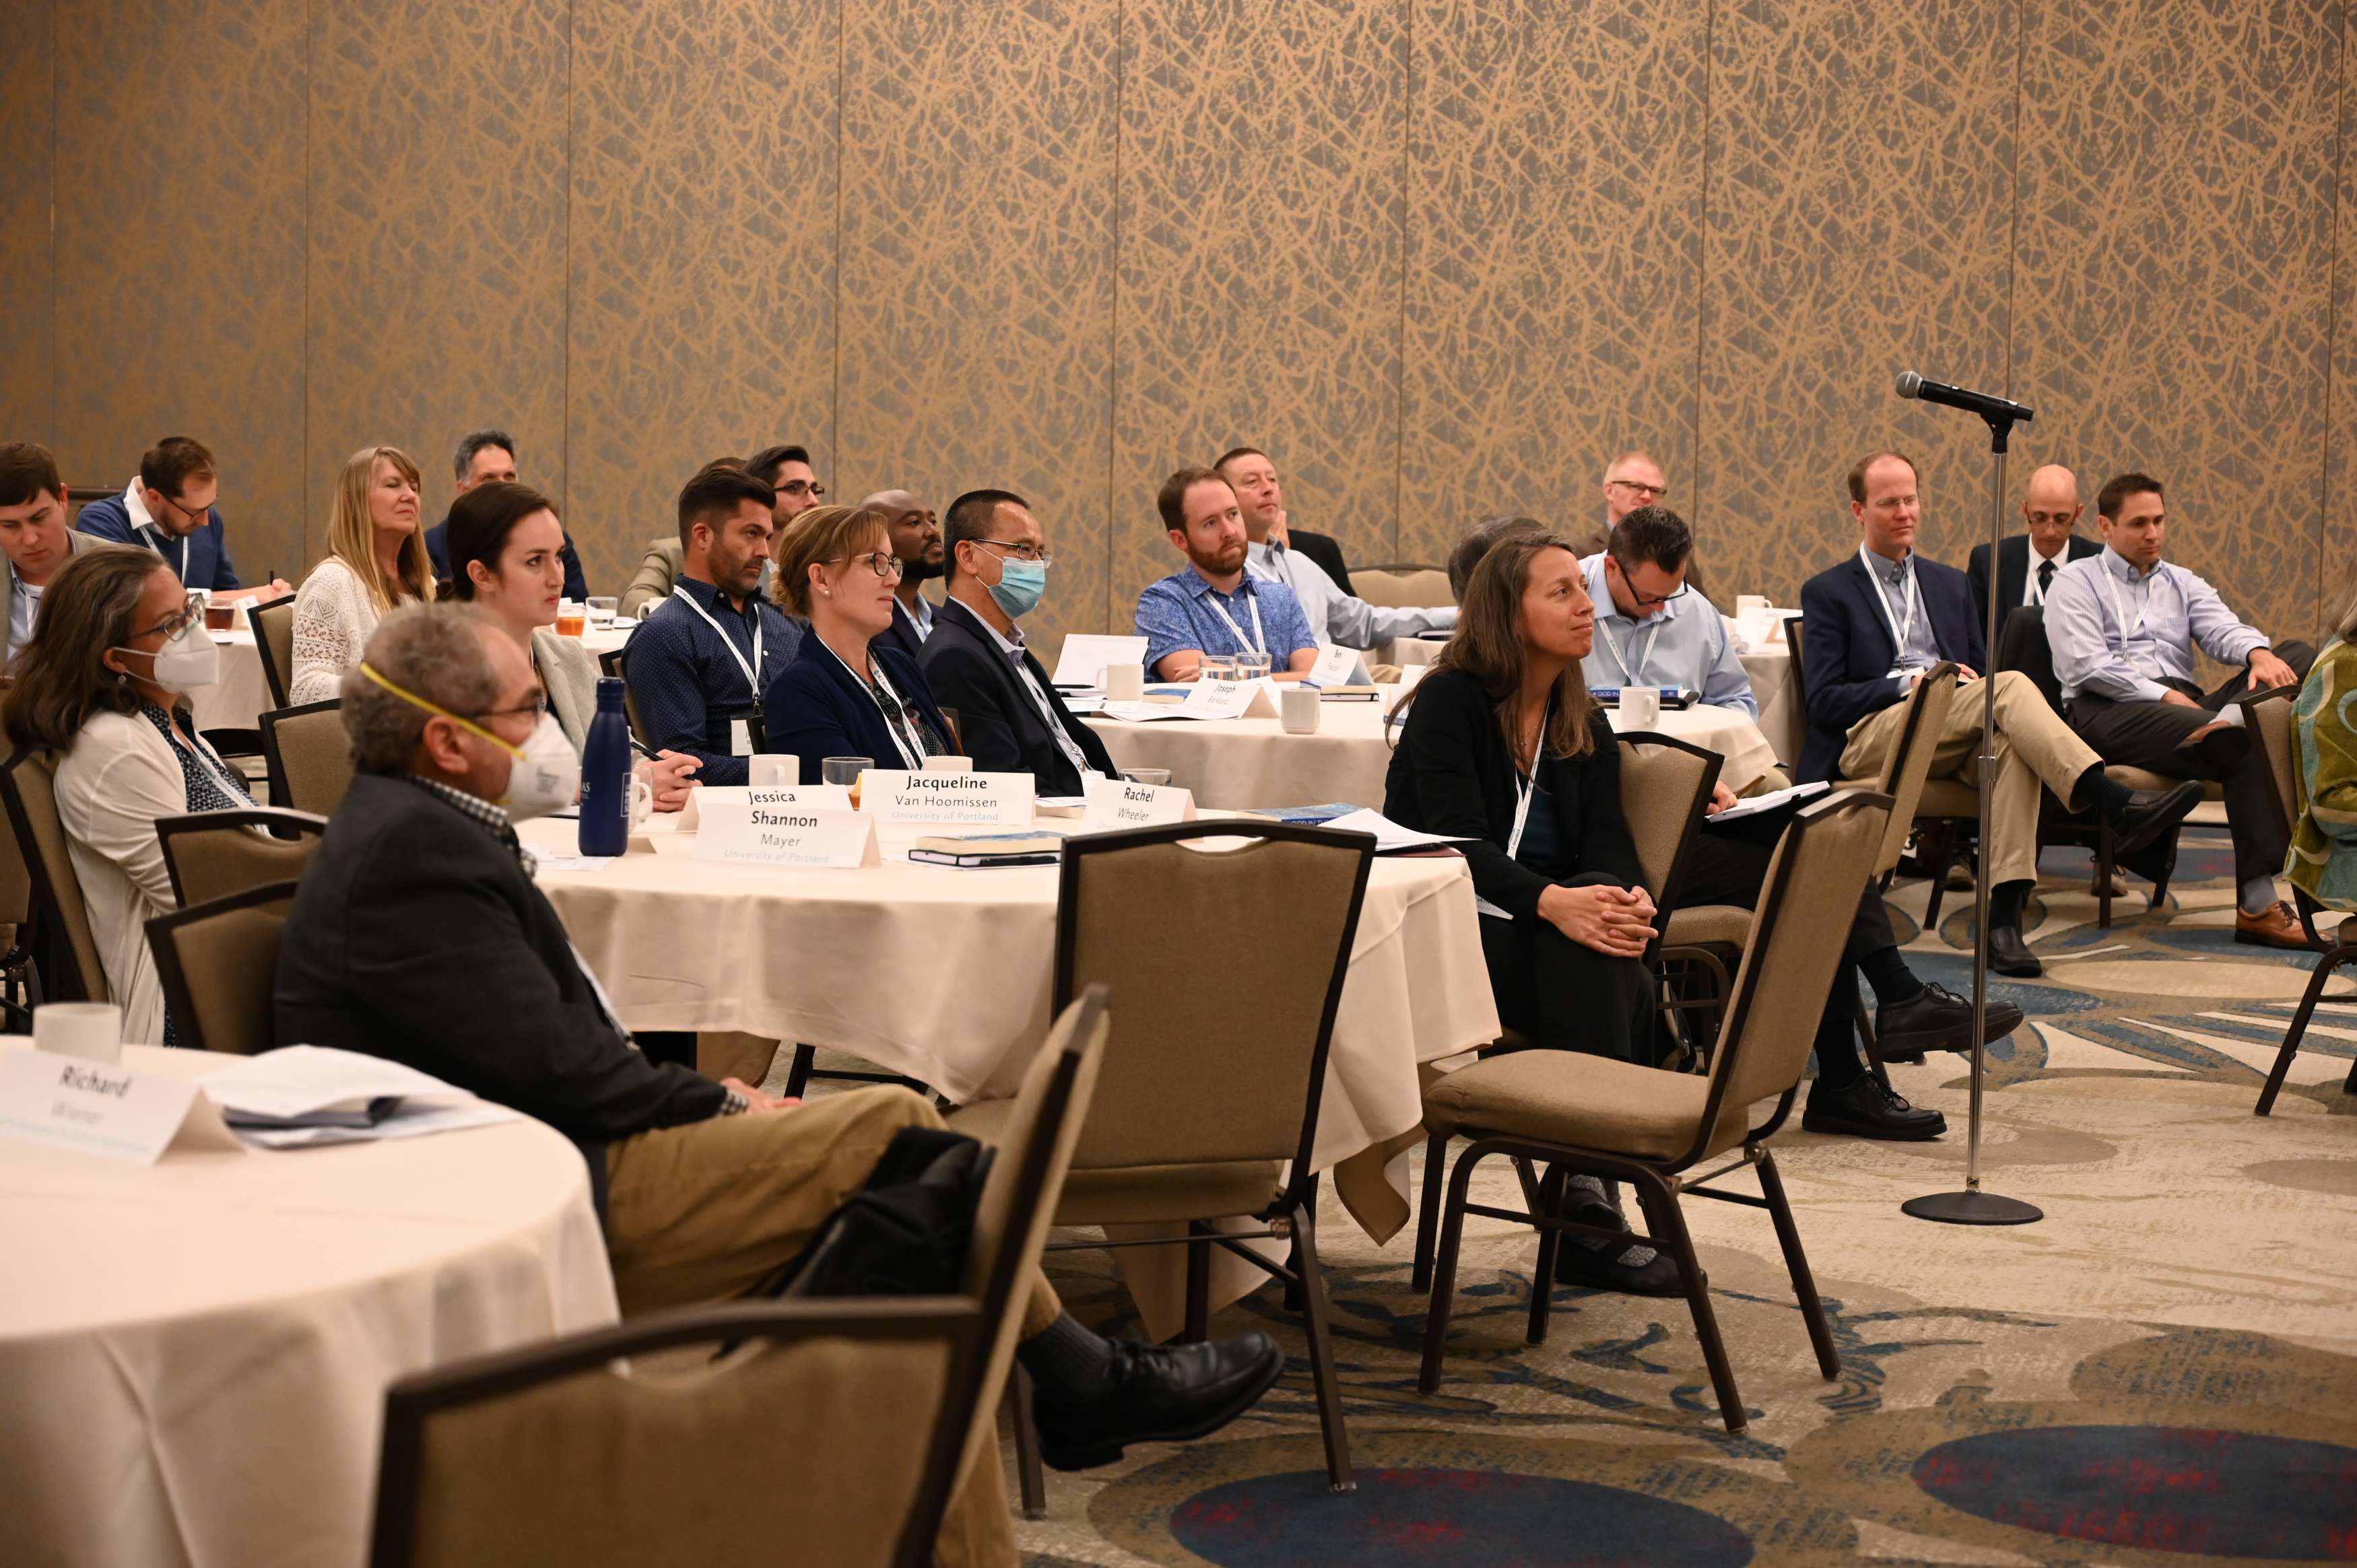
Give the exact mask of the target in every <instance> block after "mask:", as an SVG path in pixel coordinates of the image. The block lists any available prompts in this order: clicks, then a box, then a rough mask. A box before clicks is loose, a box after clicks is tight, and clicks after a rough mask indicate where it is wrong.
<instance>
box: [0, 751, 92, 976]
mask: <svg viewBox="0 0 2357 1568" xmlns="http://www.w3.org/2000/svg"><path fill="white" fill-rule="evenodd" d="M0 798H5V800H6V802H7V807H8V821H9V822H10V823H11V824H13V825H14V826H15V828H16V848H17V852H18V853H19V854H22V855H23V856H24V861H25V866H26V870H27V875H29V876H30V878H31V880H32V884H33V919H34V924H35V926H36V928H37V931H36V936H35V942H36V945H35V947H34V961H35V962H36V963H38V965H39V966H40V970H41V989H42V994H43V995H44V996H45V997H46V998H47V999H48V1000H49V1001H51V1002H111V1001H113V999H114V998H113V994H112V993H110V992H109V991H108V989H107V984H106V969H105V966H104V964H103V963H102V961H100V959H99V956H98V940H97V939H96V938H95V937H93V936H92V935H91V929H90V910H89V908H88V907H87V906H86V905H84V904H83V903H82V897H81V877H80V876H78V875H75V873H74V867H73V854H72V852H71V851H70V849H69V848H68V847H67V841H66V827H65V823H64V822H61V821H59V818H58V785H57V771H56V764H55V761H54V759H53V758H52V757H50V755H49V754H48V752H46V751H34V750H31V749H29V748H27V749H25V750H20V751H18V752H17V753H16V755H15V756H14V757H10V758H9V759H8V761H7V763H6V765H5V767H0Z"/></svg>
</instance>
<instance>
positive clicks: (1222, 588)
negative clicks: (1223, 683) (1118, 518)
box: [1137, 468, 1318, 681]
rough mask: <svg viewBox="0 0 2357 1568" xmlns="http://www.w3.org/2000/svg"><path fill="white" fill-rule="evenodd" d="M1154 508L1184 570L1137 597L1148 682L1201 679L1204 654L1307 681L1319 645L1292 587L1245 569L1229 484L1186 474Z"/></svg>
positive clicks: (1238, 512)
mask: <svg viewBox="0 0 2357 1568" xmlns="http://www.w3.org/2000/svg"><path fill="white" fill-rule="evenodd" d="M1154 504H1155V507H1156V509H1157V510H1159V511H1160V512H1161V513H1162V526H1163V527H1164V528H1166V529H1168V531H1169V533H1170V542H1171V544H1172V546H1173V547H1174V548H1176V549H1177V550H1178V551H1179V553H1181V554H1183V555H1185V556H1186V557H1187V565H1186V567H1185V568H1184V569H1183V570H1181V571H1178V572H1173V573H1172V574H1171V575H1169V576H1168V577H1165V578H1163V579H1162V580H1161V581H1160V582H1158V583H1154V584H1151V585H1148V586H1147V588H1146V592H1144V593H1143V594H1140V595H1139V596H1137V633H1138V635H1139V636H1140V637H1143V638H1145V639H1146V674H1147V677H1148V678H1149V679H1152V680H1157V681H1193V680H1197V679H1199V678H1200V676H1201V675H1202V673H1203V656H1204V655H1205V654H1207V653H1265V654H1267V655H1268V656H1269V670H1270V672H1271V673H1272V674H1274V675H1275V677H1276V679H1278V680H1280V681H1298V680H1299V679H1301V677H1302V676H1304V675H1306V674H1308V672H1309V669H1310V666H1312V665H1314V664H1316V663H1317V662H1318V639H1317V638H1316V637H1315V636H1313V635H1312V634H1311V632H1310V630H1309V621H1308V618H1307V617H1306V616H1304V615H1303V614H1302V613H1301V601H1300V600H1298V599H1297V598H1295V597H1294V596H1293V590H1292V589H1291V588H1288V587H1286V585H1284V584H1282V583H1272V582H1268V581H1265V579H1261V578H1256V577H1254V576H1253V575H1251V574H1250V573H1248V572H1246V571H1245V570H1244V559H1245V555H1246V553H1247V551H1248V550H1249V548H1250V545H1249V543H1248V542H1247V540H1246V538H1245V534H1244V516H1243V508H1241V507H1240V506H1238V505H1237V504H1236V492H1235V491H1234V490H1232V489H1229V487H1228V481H1227V480H1225V479H1223V478H1220V476H1219V475H1218V474H1217V473H1215V472H1213V471H1212V470H1211V469H1209V468H1181V469H1179V471H1178V472H1177V473H1175V474H1173V475H1171V476H1170V477H1169V478H1167V479H1165V480H1163V481H1162V489H1161V490H1160V491H1159V492H1158V493H1157V495H1156V496H1155V498H1154Z"/></svg>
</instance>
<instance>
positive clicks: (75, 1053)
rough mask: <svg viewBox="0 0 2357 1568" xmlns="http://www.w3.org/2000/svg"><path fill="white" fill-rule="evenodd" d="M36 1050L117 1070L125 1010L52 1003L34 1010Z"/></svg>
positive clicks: (109, 1005)
mask: <svg viewBox="0 0 2357 1568" xmlns="http://www.w3.org/2000/svg"><path fill="white" fill-rule="evenodd" d="M33 1048H34V1049H35V1050H37V1051H48V1053H49V1054H50V1055H52V1056H60V1057H77V1058H81V1060H83V1061H86V1062H100V1063H102V1064H104V1065H105V1066H107V1067H114V1066H116V1065H118V1064H119V1063H120V1062H121V1061H122V1060H123V1009H122V1008H120V1007H117V1006H116V1005H115V1004H113V1003H112V1002H49V1003H45V1004H42V1005H40V1006H38V1007H36V1008H34V1009H33Z"/></svg>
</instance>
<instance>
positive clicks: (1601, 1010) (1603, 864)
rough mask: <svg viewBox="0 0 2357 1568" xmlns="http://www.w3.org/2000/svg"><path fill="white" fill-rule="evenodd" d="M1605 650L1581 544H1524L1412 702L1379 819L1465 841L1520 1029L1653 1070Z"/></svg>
mask: <svg viewBox="0 0 2357 1568" xmlns="http://www.w3.org/2000/svg"><path fill="white" fill-rule="evenodd" d="M1595 636H1596V607H1595V606H1594V605H1592V604H1591V603H1590V602H1589V601H1588V597H1587V590H1586V589H1585V587H1583V586H1582V585H1581V582H1580V575H1579V561H1578V557H1577V556H1576V555H1574V554H1573V553H1571V550H1570V547H1569V546H1568V545H1566V543H1564V542H1562V541H1561V540H1559V539H1556V538H1555V537H1553V536H1552V535H1538V536H1533V535H1521V536H1516V537H1513V538H1510V539H1508V540H1506V541H1505V542H1501V543H1500V544H1499V545H1498V546H1497V547H1496V548H1495V549H1493V550H1491V552H1490V553H1489V554H1487V555H1486V556H1484V557H1483V558H1482V560H1481V563H1480V565H1478V566H1477V567H1475V568H1474V571H1473V574H1472V575H1471V578H1470V579H1469V582H1468V584H1467V586H1466V593H1465V598H1464V607H1463V613H1462V615H1461V617H1460V618H1459V619H1458V627H1457V635H1456V636H1455V637H1453V638H1451V639H1449V641H1448V646H1447V647H1445V648H1443V649H1442V650H1441V652H1440V657H1439V658H1438V659H1437V660H1434V663H1433V670H1432V673H1431V674H1429V675H1427V676H1426V677H1425V678H1424V681H1423V682H1422V683H1421V684H1419V685H1418V686H1417V687H1416V689H1415V693H1413V694H1412V695H1410V697H1409V698H1408V699H1407V701H1406V702H1405V703H1403V704H1402V706H1403V708H1404V710H1405V714H1406V723H1405V728H1404V729H1403V731H1402V732H1401V734H1400V736H1399V742H1398V750H1397V751H1396V752H1395V753H1394V755H1393V757H1392V763H1391V772H1390V776H1389V778H1388V779H1387V780H1386V784H1385V791H1384V794H1385V800H1384V803H1383V813H1384V815H1386V816H1388V817H1390V818H1391V819H1392V820H1393V821H1394V822H1399V823H1401V824H1403V825H1404V826H1407V827H1412V828H1416V829H1419V830H1421V831H1423V832H1434V833H1450V834H1456V835H1460V836H1462V837H1464V838H1466V839H1467V840H1469V842H1468V843H1465V844H1464V845H1463V846H1462V847H1463V849H1464V851H1465V855H1466V858H1467V859H1468V860H1469V861H1470V862H1471V863H1472V870H1473V891H1474V893H1475V895H1476V896H1477V897H1479V898H1480V903H1481V907H1482V920H1481V952H1482V956H1483V957H1484V958H1485V959H1487V960H1488V961H1489V966H1490V985H1491V990H1492V991H1493V992H1494V993H1496V995H1497V999H1498V1016H1499V1017H1500V1018H1501V1020H1502V1021H1503V1022H1504V1023H1505V1026H1506V1027H1508V1028H1509V1029H1512V1030H1513V1031H1514V1032H1515V1033H1517V1034H1520V1035H1523V1036H1527V1037H1528V1038H1529V1039H1530V1040H1532V1041H1533V1042H1534V1044H1536V1045H1540V1046H1544V1047H1553V1048H1555V1049H1558V1050H1577V1051H1587V1052H1590V1053H1592V1054H1594V1055H1597V1056H1607V1057H1614V1058H1619V1059H1620V1060H1622V1061H1631V1062H1640V1063H1644V1064H1646V1065H1651V1064H1652V1060H1653V985H1652V979H1651V977H1650V976H1649V975H1648V974H1647V972H1646V971H1645V966H1644V964H1643V962H1642V961H1641V955H1642V954H1643V952H1644V950H1645V944H1646V943H1647V942H1648V941H1650V940H1652V935H1653V928H1652V918H1653V901H1652V897H1650V896H1648V895H1647V893H1646V891H1645V888H1644V879H1643V875H1642V873H1641V871H1640V869H1639V867H1638V865H1637V847H1636V845H1635V844H1634V843H1632V842H1631V840H1630V837H1629V824H1628V822H1626V820H1625V819H1623V817H1622V816H1621V814H1620V745H1619V743H1618V742H1617V741H1616V740H1615V739H1614V737H1613V734H1612V727H1611V725H1608V724H1607V723H1605V722H1604V716H1603V714H1601V713H1600V712H1599V711H1598V710H1597V709H1596V708H1595V706H1594V704H1593V703H1590V702H1589V701H1588V696H1587V682H1586V681H1584V680H1583V679H1582V678H1581V675H1580V660H1581V659H1583V658H1584V657H1586V655H1587V650H1588V647H1589V644H1590V643H1591V642H1592V641H1593V640H1594V639H1595ZM1534 757H1535V758H1536V767H1535V770H1534V768H1533V758H1534Z"/></svg>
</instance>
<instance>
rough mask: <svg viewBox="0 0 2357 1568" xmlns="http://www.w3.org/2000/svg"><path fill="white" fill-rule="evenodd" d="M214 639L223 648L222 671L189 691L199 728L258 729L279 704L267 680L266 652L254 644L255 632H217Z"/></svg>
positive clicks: (213, 635) (189, 700)
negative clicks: (270, 710) (265, 670)
mask: <svg viewBox="0 0 2357 1568" xmlns="http://www.w3.org/2000/svg"><path fill="white" fill-rule="evenodd" d="M212 639H213V644H214V646H215V647H217V648H219V649H220V650H221V673H220V674H219V675H218V676H217V677H216V678H215V680H214V682H213V683H212V684H211V685H210V686H200V687H199V688H198V689H197V690H196V691H195V692H193V693H190V694H189V697H188V702H189V703H190V705H191V706H193V707H194V708H195V710H196V715H197V728H198V729H199V730H209V729H253V728H255V727H256V726H257V725H259V724H260V722H261V719H262V715H263V714H264V713H265V712H267V711H268V710H269V709H270V708H272V707H274V706H275V705H276V704H274V703H272V702H271V700H270V682H268V681H266V680H264V679H263V675H262V653H261V650H258V649H256V648H255V647H254V646H253V633H252V632H250V631H217V632H214V633H213V634H212Z"/></svg>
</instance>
